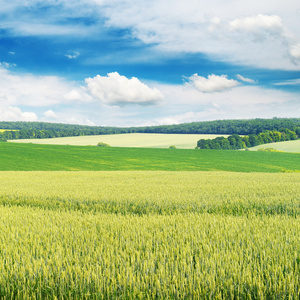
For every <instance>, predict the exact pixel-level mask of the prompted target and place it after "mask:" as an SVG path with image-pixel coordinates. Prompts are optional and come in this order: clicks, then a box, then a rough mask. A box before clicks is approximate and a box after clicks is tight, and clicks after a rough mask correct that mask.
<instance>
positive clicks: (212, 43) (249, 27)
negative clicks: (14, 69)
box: [0, 0, 300, 70]
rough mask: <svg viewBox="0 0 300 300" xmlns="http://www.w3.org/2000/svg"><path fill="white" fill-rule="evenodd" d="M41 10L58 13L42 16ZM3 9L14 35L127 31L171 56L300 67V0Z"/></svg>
mask: <svg viewBox="0 0 300 300" xmlns="http://www.w3.org/2000/svg"><path fill="white" fill-rule="evenodd" d="M2 2H3V1H2ZM36 6H39V7H43V6H45V7H47V6H48V7H49V6H50V7H51V8H52V9H51V10H49V13H48V14H47V15H46V16H45V14H42V15H41V16H40V15H38V14H34V12H36V9H35V7H36ZM170 7H172V9H170ZM24 8H27V9H24ZM1 12H2V13H3V14H7V16H8V17H7V18H6V19H4V20H2V21H0V28H3V29H7V30H10V32H12V33H14V34H15V35H45V36H47V35H48V36H51V35H60V36H74V35H76V36H78V35H80V36H89V37H93V38H99V36H100V35H101V34H102V33H103V32H107V30H108V31H109V30H110V29H111V28H113V29H114V28H117V29H119V28H121V29H126V31H127V32H128V35H131V36H132V37H133V38H134V39H139V40H141V41H142V42H143V43H146V44H152V45H155V47H156V48H157V49H159V50H163V51H165V52H167V53H168V52H170V51H174V52H188V53H195V52H201V53H205V54H206V55H209V56H211V57H213V59H218V60H222V61H227V62H234V63H239V64H244V65H251V66H253V65H254V66H259V67H262V68H271V69H278V68H281V69H291V70H292V69H294V70H299V69H300V64H299V50H298V46H297V45H298V44H299V39H300V26H299V1H298V0H286V1H285V2H284V3H283V2H282V0H273V1H272V4H270V2H269V1H261V0H253V1H247V2H245V1H244V2H243V3H242V4H241V1H237V0H230V1H220V0H219V1H218V0H217V1H216V0H214V1H209V2H208V1H205V0H185V1H175V2H174V0H164V1H161V0H151V1H149V0H139V1H138V2H137V1H133V0H77V1H75V0H56V1H53V0H44V1H41V0H32V1H27V2H26V4H24V1H20V0H15V1H11V2H10V3H1V8H0V13H1ZM31 12H33V13H31ZM16 16H17V18H16ZM72 18H73V19H74V20H75V19H77V20H81V19H83V18H90V19H91V20H92V21H93V22H92V24H86V23H85V22H80V21H78V22H77V23H76V25H75V26H74V22H73V23H72V24H70V23H68V22H66V20H67V19H72ZM12 20H13V21H12ZM67 55H70V56H72V54H67ZM297 63H298V64H297Z"/></svg>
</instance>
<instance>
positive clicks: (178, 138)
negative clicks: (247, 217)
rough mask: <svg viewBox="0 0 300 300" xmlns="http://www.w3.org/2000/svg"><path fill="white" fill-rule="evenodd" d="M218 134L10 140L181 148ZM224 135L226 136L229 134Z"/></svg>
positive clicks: (16, 141) (127, 135) (149, 134)
mask: <svg viewBox="0 0 300 300" xmlns="http://www.w3.org/2000/svg"><path fill="white" fill-rule="evenodd" d="M218 136H222V135H216V134H214V135H211V134H155V133H128V134H113V135H90V136H77V137H63V138H51V139H21V140H11V141H10V142H14V143H33V144H50V145H74V146H95V145H97V144H98V143H99V142H103V143H106V144H109V145H110V146H112V147H142V148H169V147H170V146H171V145H174V146H176V148H180V149H194V148H195V147H196V146H197V142H198V140H200V139H214V138H216V137H218ZM224 136H225V137H226V136H227V135H224Z"/></svg>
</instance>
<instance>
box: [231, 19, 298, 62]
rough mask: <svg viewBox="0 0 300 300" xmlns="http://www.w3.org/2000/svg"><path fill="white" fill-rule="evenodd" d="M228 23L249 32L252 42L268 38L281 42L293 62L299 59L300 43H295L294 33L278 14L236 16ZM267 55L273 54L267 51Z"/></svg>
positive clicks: (232, 27) (263, 41)
mask: <svg viewBox="0 0 300 300" xmlns="http://www.w3.org/2000/svg"><path fill="white" fill-rule="evenodd" d="M229 24H230V26H231V29H233V30H237V31H239V32H241V33H242V34H245V33H250V34H251V35H252V39H253V41H254V42H260V43H265V42H266V41H267V40H268V39H275V40H277V41H278V42H280V43H281V45H282V46H283V47H284V49H285V51H286V52H287V54H288V55H289V56H290V58H291V60H292V61H293V62H295V60H298V59H300V43H297V41H296V38H295V36H294V34H293V33H292V32H291V31H290V30H288V28H286V26H284V25H283V23H282V19H281V18H280V17H279V16H276V15H262V14H258V15H257V16H252V17H245V18H237V19H235V20H233V21H231V22H230V23H229ZM273 52H274V50H273ZM269 55H273V54H272V53H271V52H269Z"/></svg>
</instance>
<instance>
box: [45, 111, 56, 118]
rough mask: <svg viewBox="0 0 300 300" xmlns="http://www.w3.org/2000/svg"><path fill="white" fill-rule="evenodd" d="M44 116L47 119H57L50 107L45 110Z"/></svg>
mask: <svg viewBox="0 0 300 300" xmlns="http://www.w3.org/2000/svg"><path fill="white" fill-rule="evenodd" d="M44 116H45V117H46V118H48V119H57V115H56V113H55V112H54V111H53V110H52V109H49V110H47V111H45V112H44Z"/></svg>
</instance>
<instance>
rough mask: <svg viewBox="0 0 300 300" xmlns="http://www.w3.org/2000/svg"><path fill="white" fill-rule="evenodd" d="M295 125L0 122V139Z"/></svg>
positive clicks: (244, 131)
mask: <svg viewBox="0 0 300 300" xmlns="http://www.w3.org/2000/svg"><path fill="white" fill-rule="evenodd" d="M299 126H300V118H273V119H250V120H217V121H206V122H193V123H183V124H174V125H160V126H144V127H105V126H85V125H72V124H61V123H45V122H0V129H2V130H5V131H4V132H0V140H2V141H6V140H11V139H43V138H53V137H67V136H82V135H104V134H105V135H106V134H122V133H165V134H226V135H227V134H231V135H233V134H238V135H250V134H256V135H257V134H259V133H261V132H264V131H266V130H270V131H274V130H275V131H282V128H286V129H289V130H292V131H295V128H296V127H299Z"/></svg>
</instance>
